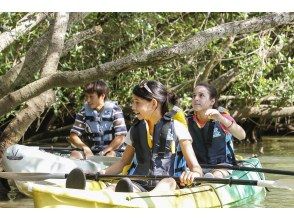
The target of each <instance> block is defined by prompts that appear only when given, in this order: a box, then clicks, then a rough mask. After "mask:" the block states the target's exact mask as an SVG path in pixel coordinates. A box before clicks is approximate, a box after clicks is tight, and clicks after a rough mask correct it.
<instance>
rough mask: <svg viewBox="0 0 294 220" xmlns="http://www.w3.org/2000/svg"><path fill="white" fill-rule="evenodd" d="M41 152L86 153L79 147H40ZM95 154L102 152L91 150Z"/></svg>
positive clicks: (120, 150)
mask: <svg viewBox="0 0 294 220" xmlns="http://www.w3.org/2000/svg"><path fill="white" fill-rule="evenodd" d="M39 149H40V150H45V151H52V152H60V153H62V152H71V151H84V150H83V149H81V148H78V147H75V148H71V147H53V146H51V147H39ZM91 151H92V152H93V153H99V152H100V151H99V150H95V149H93V150H91ZM115 151H117V152H123V151H124V150H122V149H117V150H115Z"/></svg>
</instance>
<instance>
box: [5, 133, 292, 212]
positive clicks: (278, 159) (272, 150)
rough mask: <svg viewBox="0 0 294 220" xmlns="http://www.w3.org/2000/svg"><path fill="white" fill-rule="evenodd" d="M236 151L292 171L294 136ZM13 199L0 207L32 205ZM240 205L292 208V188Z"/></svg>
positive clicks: (272, 176) (266, 139)
mask: <svg viewBox="0 0 294 220" xmlns="http://www.w3.org/2000/svg"><path fill="white" fill-rule="evenodd" d="M235 148H236V149H235V150H236V153H237V154H238V155H241V156H243V157H250V156H252V155H257V156H258V157H259V159H260V160H261V163H262V166H263V167H264V168H270V169H281V170H292V171H294V137H263V142H262V143H258V144H252V145H250V144H246V145H243V144H242V145H238V146H235ZM266 178H267V179H269V180H277V179H282V178H285V179H292V180H293V181H294V176H285V175H276V174H266ZM9 196H10V198H12V199H13V200H10V201H8V202H7V201H6V202H2V201H0V207H3V208H4V207H5V208H8V207H13V208H18V207H21V208H31V207H33V206H34V204H33V200H32V199H30V198H15V197H16V196H17V194H16V193H15V192H12V193H10V195H9ZM242 207H249V208H252V207H260V208H294V190H293V191H289V190H284V189H270V192H268V193H267V196H266V198H265V200H264V201H262V202H261V203H260V204H254V203H252V204H250V203H248V204H246V205H244V206H242Z"/></svg>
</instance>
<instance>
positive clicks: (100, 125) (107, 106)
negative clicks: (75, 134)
mask: <svg viewBox="0 0 294 220" xmlns="http://www.w3.org/2000/svg"><path fill="white" fill-rule="evenodd" d="M115 105H116V103H115V102H112V101H106V102H105V103H104V107H103V109H101V110H100V111H99V112H98V111H97V110H95V109H92V108H91V107H90V106H89V105H88V104H85V105H84V108H85V116H84V119H85V123H86V128H85V131H86V134H85V135H86V136H87V138H88V140H89V141H90V142H91V146H92V147H91V149H92V150H96V151H102V150H103V149H104V148H105V147H106V145H108V144H110V142H111V141H112V140H113V138H114V129H113V120H114V119H113V108H114V107H115Z"/></svg>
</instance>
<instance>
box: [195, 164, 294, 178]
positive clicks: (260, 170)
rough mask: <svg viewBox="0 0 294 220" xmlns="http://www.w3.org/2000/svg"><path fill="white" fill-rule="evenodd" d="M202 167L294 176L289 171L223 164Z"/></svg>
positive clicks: (203, 165)
mask: <svg viewBox="0 0 294 220" xmlns="http://www.w3.org/2000/svg"><path fill="white" fill-rule="evenodd" d="M201 167H202V168H211V169H228V170H241V171H253V172H261V173H272V174H281V175H289V176H294V171H288V170H273V169H265V168H256V167H241V166H231V165H221V164H218V165H209V164H202V165H201Z"/></svg>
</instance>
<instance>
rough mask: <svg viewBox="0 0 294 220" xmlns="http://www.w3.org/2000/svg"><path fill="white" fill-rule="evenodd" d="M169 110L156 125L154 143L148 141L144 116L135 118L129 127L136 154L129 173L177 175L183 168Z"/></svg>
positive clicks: (183, 163) (182, 160)
mask: <svg viewBox="0 0 294 220" xmlns="http://www.w3.org/2000/svg"><path fill="white" fill-rule="evenodd" d="M175 113H176V112H169V113H166V114H165V115H164V117H162V118H161V120H160V121H159V122H158V123H157V124H156V125H155V128H154V132H153V143H152V147H151V148H150V147H149V145H148V134H147V128H146V121H145V120H140V121H139V120H138V121H137V122H136V123H135V124H134V125H133V126H132V128H131V130H130V138H131V140H132V143H133V147H134V148H135V156H134V159H133V163H132V165H131V168H130V169H129V172H128V174H129V175H170V176H180V175H181V173H182V172H183V171H184V170H185V168H186V160H185V159H184V157H183V154H182V151H181V147H180V144H179V140H178V138H177V137H176V134H175V130H174V121H173V118H172V117H173V115H174V114H175Z"/></svg>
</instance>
